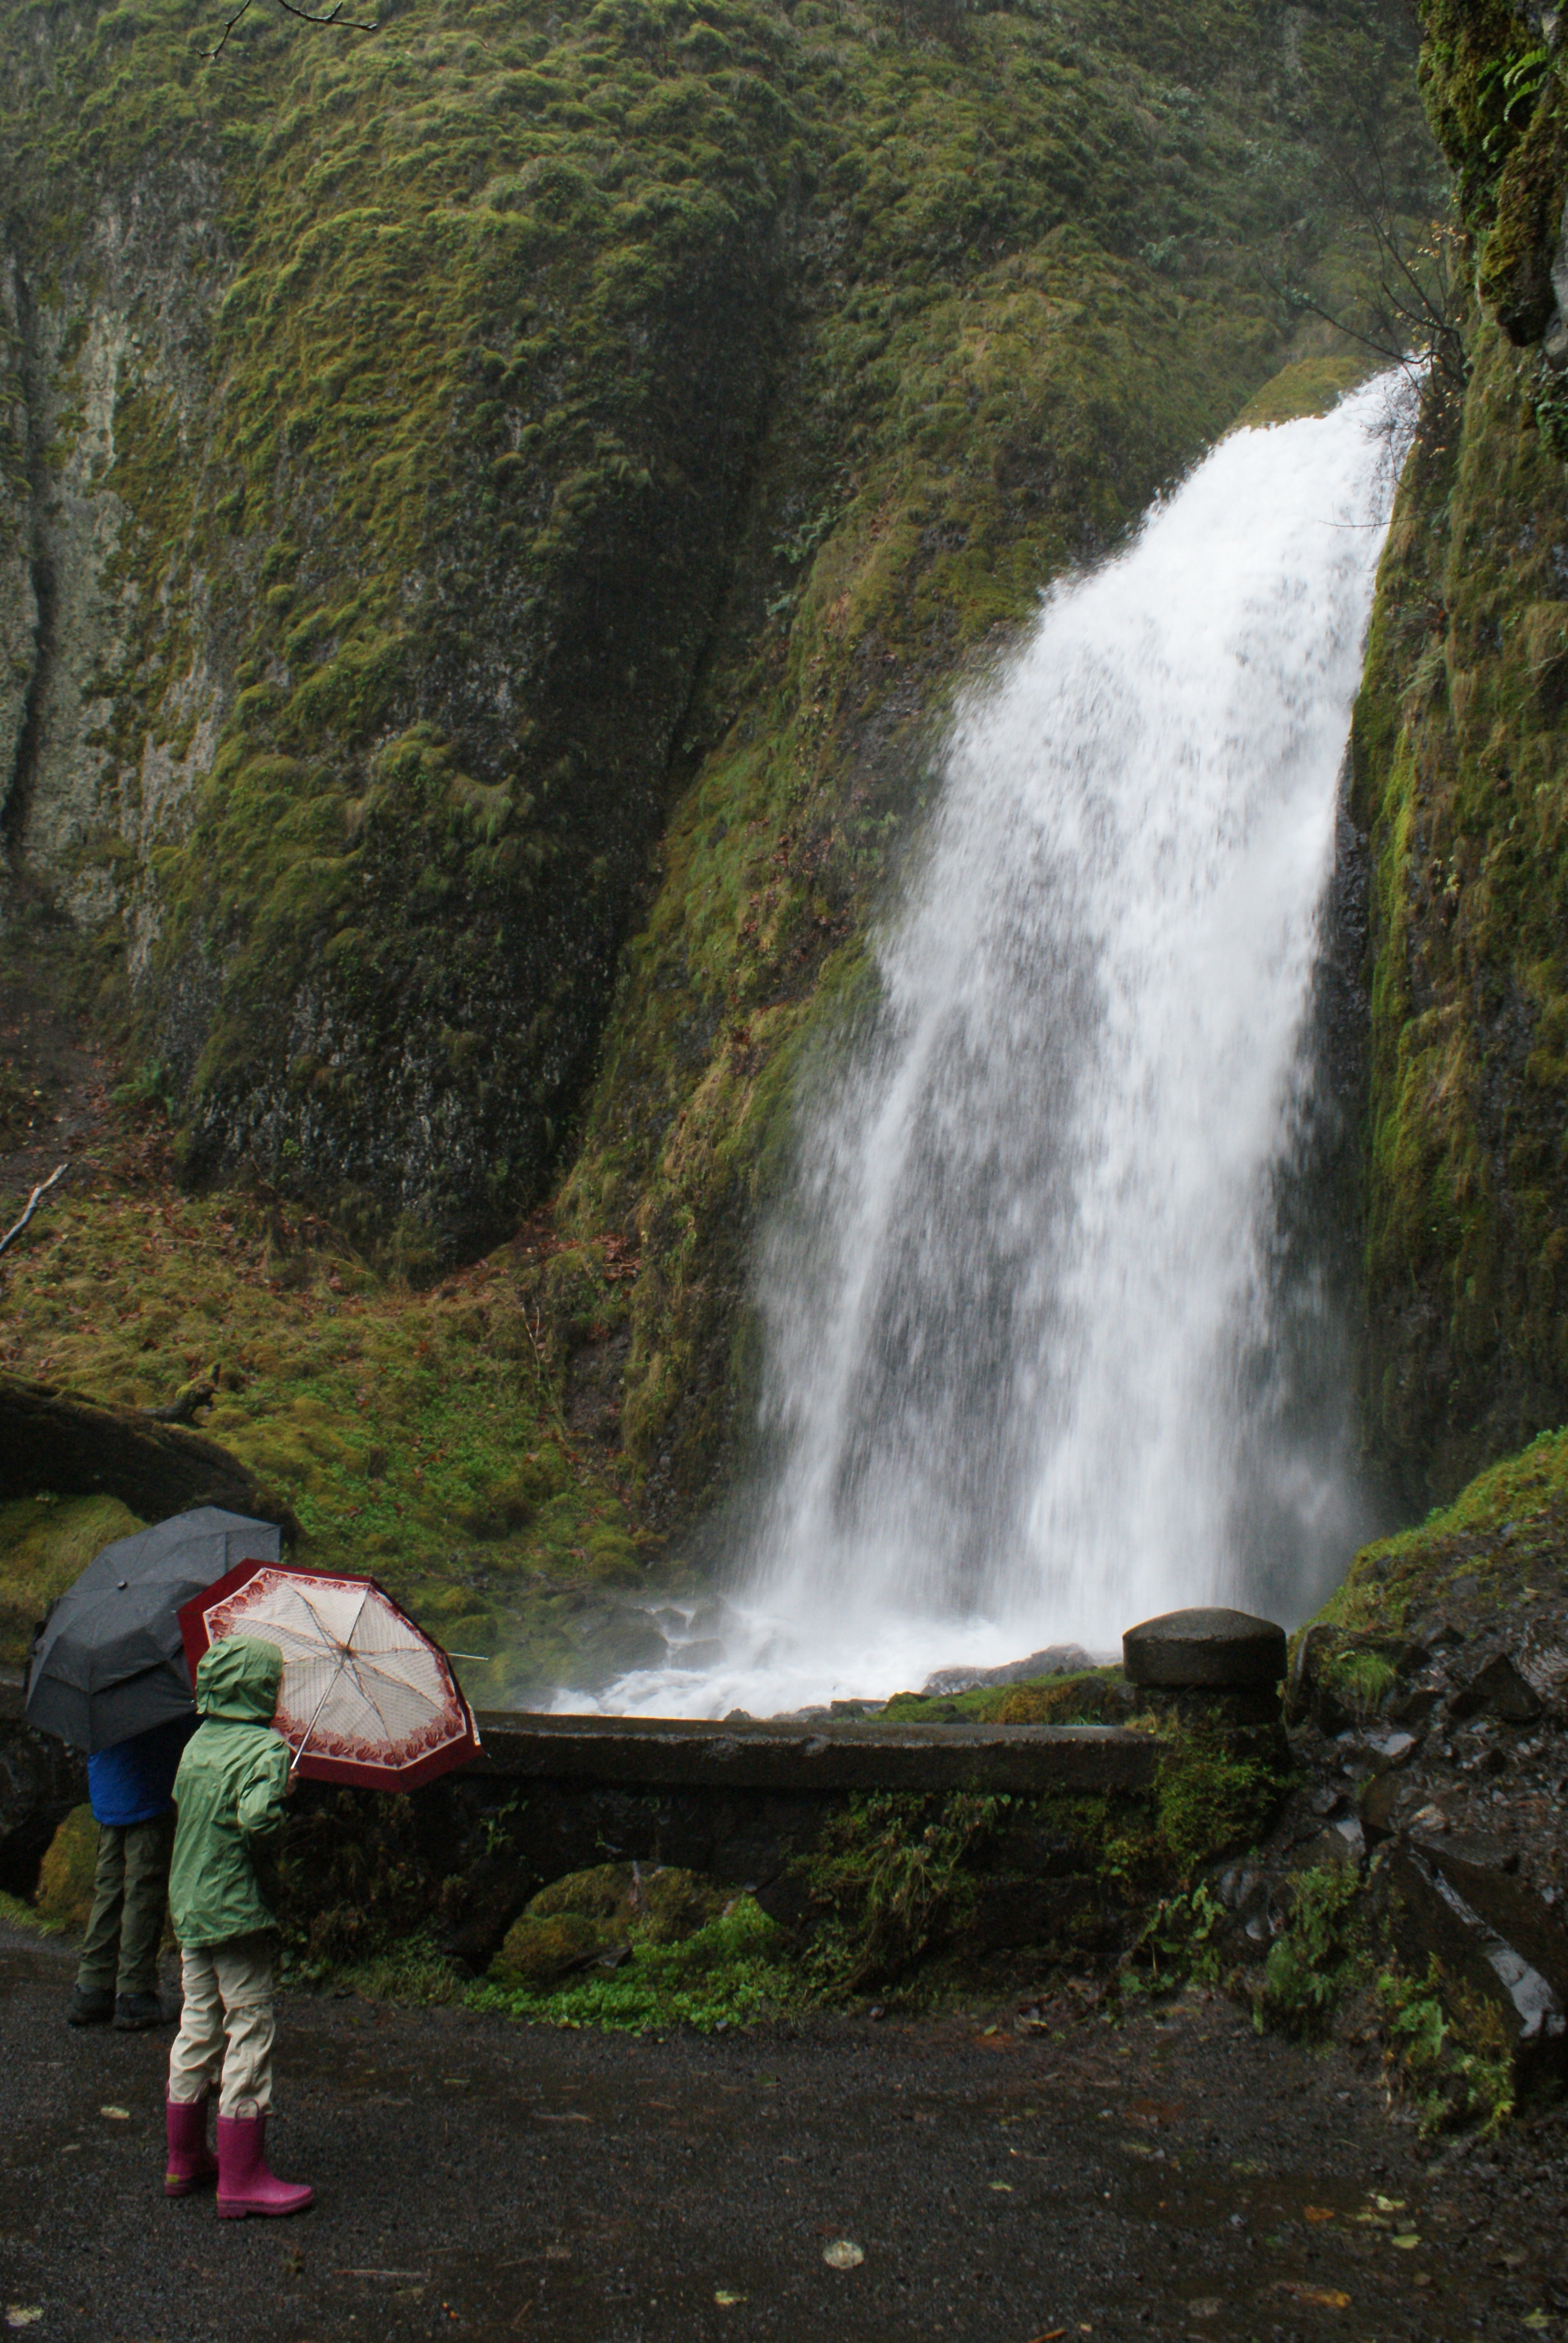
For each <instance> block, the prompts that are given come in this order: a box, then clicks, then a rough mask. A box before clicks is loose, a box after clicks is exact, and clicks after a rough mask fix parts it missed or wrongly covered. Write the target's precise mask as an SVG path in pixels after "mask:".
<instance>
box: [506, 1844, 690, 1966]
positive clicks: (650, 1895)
mask: <svg viewBox="0 0 1568 2343" xmlns="http://www.w3.org/2000/svg"><path fill="white" fill-rule="evenodd" d="M728 1902H729V1898H727V1897H726V1896H725V1895H724V1893H723V1892H722V1891H721V1890H720V1889H719V1888H718V1887H716V1886H715V1885H714V1884H713V1883H712V1882H711V1881H710V1880H707V1879H704V1878H702V1877H701V1876H700V1875H699V1874H698V1873H696V1872H691V1871H682V1870H679V1869H677V1868H675V1867H674V1866H672V1865H671V1866H666V1865H658V1866H655V1867H651V1868H648V1869H646V1870H645V1869H643V1868H642V1867H641V1866H640V1865H633V1864H629V1863H603V1864H598V1865H595V1866H594V1868H593V1869H592V1870H590V1871H574V1872H570V1873H568V1875H567V1876H566V1877H565V1878H562V1879H556V1880H552V1881H551V1883H550V1885H548V1887H543V1888H541V1889H540V1890H539V1893H538V1895H537V1896H535V1897H534V1898H533V1899H532V1901H531V1902H530V1903H529V1904H528V1906H527V1908H526V1910H525V1911H524V1912H523V1914H522V1916H521V1917H520V1918H519V1919H518V1920H516V1921H515V1922H514V1923H513V1925H512V1926H511V1927H510V1929H509V1930H508V1933H507V1937H506V1941H505V1943H504V1944H503V1945H502V1946H501V1949H500V1951H499V1952H498V1954H497V1956H496V1958H495V1961H494V1963H493V1964H492V1966H491V1969H490V1975H491V1976H492V1978H494V1980H495V1981H496V1982H497V1983H498V1984H501V1985H518V1986H528V1988H529V1989H530V1990H531V1991H534V1992H542V1991H544V1990H546V1989H547V1988H548V1986H551V1985H553V1984H554V1983H556V1982H557V1981H558V1979H559V1978H561V1977H564V1976H568V1975H570V1973H571V1972H572V1971H573V1970H575V1969H579V1968H586V1967H587V1966H588V1965H589V1964H590V1963H592V1962H595V1961H598V1960H601V1959H603V1958H605V1957H606V1956H612V1957H613V1956H615V1955H617V1954H618V1953H624V1951H625V1949H626V1948H627V1946H628V1945H635V1944H648V1945H650V1946H671V1945H683V1944H685V1943H686V1942H687V1940H688V1939H689V1938H693V1937H696V1936H698V1935H699V1932H700V1931H701V1930H703V1929H705V1928H706V1927H707V1926H709V1922H710V1921H713V1920H716V1919H718V1918H719V1915H720V1914H721V1913H722V1912H723V1911H724V1910H725V1908H726V1906H727V1903H728ZM715 1956H716V1957H718V1954H717V1952H716V1955H715Z"/></svg>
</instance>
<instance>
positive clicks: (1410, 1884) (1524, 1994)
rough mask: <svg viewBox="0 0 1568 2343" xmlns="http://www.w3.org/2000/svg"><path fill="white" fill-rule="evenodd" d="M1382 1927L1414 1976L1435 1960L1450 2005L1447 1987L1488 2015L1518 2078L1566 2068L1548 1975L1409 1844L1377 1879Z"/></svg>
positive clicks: (1564, 2026)
mask: <svg viewBox="0 0 1568 2343" xmlns="http://www.w3.org/2000/svg"><path fill="white" fill-rule="evenodd" d="M1375 1893H1376V1896H1377V1900H1378V1901H1379V1902H1381V1903H1382V1906H1383V1909H1384V1913H1385V1915H1386V1918H1387V1922H1388V1926H1389V1931H1390V1934H1391V1936H1392V1939H1393V1942H1394V1944H1395V1946H1396V1947H1397V1949H1398V1951H1399V1953H1400V1955H1401V1956H1402V1959H1403V1961H1404V1963H1405V1965H1406V1966H1407V1967H1408V1968H1409V1970H1410V1971H1411V1973H1412V1975H1413V1976H1418V1977H1419V1976H1426V1975H1428V1974H1429V1972H1430V1969H1431V1964H1432V1960H1433V1959H1434V1958H1435V1959H1436V1961H1437V1963H1438V1975H1439V1977H1440V1979H1441V1981H1442V1987H1443V2001H1444V2004H1445V2006H1450V2005H1451V2002H1452V1996H1453V1992H1454V1988H1455V1987H1457V1988H1458V1989H1459V1994H1460V1996H1461V1997H1462V1996H1464V1995H1465V1994H1468V1995H1469V1996H1471V1998H1472V2001H1473V2004H1474V2005H1476V2006H1479V2007H1481V2008H1483V2009H1486V2010H1490V2012H1491V2013H1492V2018H1491V2023H1492V2026H1493V2027H1495V2028H1496V2029H1497V2033H1498V2038H1499V2041H1500V2043H1501V2044H1503V2045H1505V2046H1506V2047H1507V2050H1508V2052H1509V2055H1510V2056H1511V2057H1512V2058H1513V2063H1514V2065H1515V2067H1516V2068H1517V2069H1518V2071H1519V2072H1520V2074H1521V2076H1522V2077H1528V2076H1530V2075H1531V2074H1532V2073H1539V2072H1541V2071H1543V2070H1546V2071H1550V2072H1551V2073H1553V2074H1554V2075H1555V2074H1560V2073H1561V2072H1562V2071H1563V2068H1564V2066H1565V2065H1568V2012H1565V2010H1564V2006H1563V1997H1562V1996H1561V1995H1560V1994H1559V1993H1558V1992H1557V1991H1556V1989H1555V1988H1554V1986H1553V1984H1552V1982H1551V1980H1550V1978H1548V1977H1545V1976H1543V1975H1542V1973H1541V1971H1540V1970H1539V1969H1538V1968H1536V1967H1535V1966H1534V1965H1533V1963H1532V1962H1530V1961H1528V1960H1527V1959H1526V1958H1525V1956H1524V1955H1523V1953H1522V1952H1521V1951H1520V1949H1519V1947H1518V1946H1516V1945H1514V1944H1511V1943H1510V1942H1509V1940H1508V1939H1507V1938H1506V1937H1505V1936H1503V1935H1502V1933H1501V1932H1500V1931H1499V1930H1498V1929H1496V1928H1495V1927H1493V1926H1490V1925H1489V1923H1488V1922H1487V1921H1486V1920H1485V1919H1484V1918H1483V1916H1482V1915H1481V1914H1480V1913H1479V1912H1478V1911H1476V1909H1475V1908H1474V1906H1473V1905H1472V1904H1471V1903H1470V1902H1469V1900H1468V1899H1467V1898H1466V1897H1465V1896H1462V1895H1461V1894H1460V1892H1459V1890H1458V1889H1457V1888H1456V1887H1455V1886H1454V1885H1453V1884H1452V1880H1450V1879H1448V1878H1445V1877H1444V1875H1443V1873H1442V1871H1441V1870H1439V1869H1438V1867H1437V1866H1436V1865H1435V1864H1434V1863H1433V1862H1432V1860H1431V1859H1430V1856H1429V1855H1428V1854H1427V1853H1426V1852H1425V1851H1424V1850H1422V1849H1419V1848H1417V1847H1415V1846H1412V1845H1405V1846H1396V1847H1394V1848H1393V1849H1392V1852H1391V1853H1390V1854H1389V1855H1388V1856H1387V1858H1386V1860H1385V1861H1384V1862H1383V1863H1382V1866H1381V1874H1380V1876H1379V1877H1378V1879H1377V1882H1376V1889H1375Z"/></svg>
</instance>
